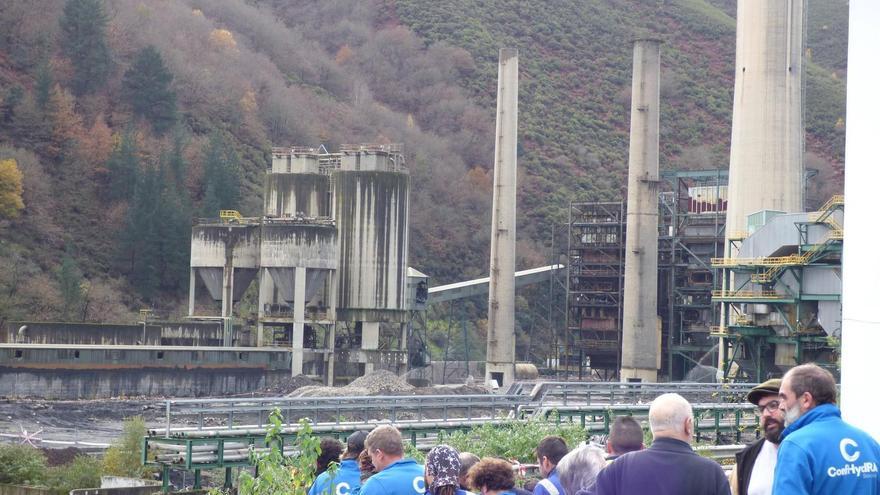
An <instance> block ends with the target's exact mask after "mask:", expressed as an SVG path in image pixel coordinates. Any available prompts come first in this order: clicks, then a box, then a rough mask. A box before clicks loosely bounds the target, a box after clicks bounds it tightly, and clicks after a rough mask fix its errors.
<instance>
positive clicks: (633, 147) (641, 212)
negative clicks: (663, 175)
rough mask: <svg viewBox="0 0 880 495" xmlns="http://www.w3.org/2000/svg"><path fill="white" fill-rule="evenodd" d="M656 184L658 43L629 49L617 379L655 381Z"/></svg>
mask: <svg viewBox="0 0 880 495" xmlns="http://www.w3.org/2000/svg"><path fill="white" fill-rule="evenodd" d="M659 181H660V41H659V40H654V39H642V40H636V42H635V44H634V46H633V79H632V109H631V111H630V131H629V180H628V191H627V203H626V205H627V206H626V270H625V274H624V293H623V294H624V296H623V342H622V350H621V359H620V379H621V380H625V381H629V380H633V381H647V382H655V381H657V369H658V368H659V367H660V328H659V326H658V325H659V320H658V318H657V235H658V234H657V232H658V231H657V229H658V212H657V186H658V184H659Z"/></svg>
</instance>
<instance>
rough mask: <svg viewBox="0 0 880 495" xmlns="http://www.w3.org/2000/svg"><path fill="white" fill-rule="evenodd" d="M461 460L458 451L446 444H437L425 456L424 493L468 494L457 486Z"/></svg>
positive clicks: (439, 494) (440, 494)
mask: <svg viewBox="0 0 880 495" xmlns="http://www.w3.org/2000/svg"><path fill="white" fill-rule="evenodd" d="M460 470H461V460H460V459H459V456H458V451H457V450H455V449H453V448H452V447H450V446H448V445H438V446H436V447H434V448H433V449H431V451H430V452H428V455H427V457H425V485H427V488H428V490H427V493H426V495H468V494H470V492H466V491H464V490H462V489H461V488H459V486H458V474H459V471H460Z"/></svg>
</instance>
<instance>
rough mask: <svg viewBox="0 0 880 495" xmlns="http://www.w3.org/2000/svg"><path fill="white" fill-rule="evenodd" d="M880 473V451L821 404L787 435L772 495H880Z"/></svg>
mask: <svg viewBox="0 0 880 495" xmlns="http://www.w3.org/2000/svg"><path fill="white" fill-rule="evenodd" d="M878 467H880V445H878V444H877V442H876V441H875V440H874V439H873V438H871V436H870V435H868V434H867V433H865V432H863V431H862V430H860V429H858V428H855V427H853V426H850V425H848V424H846V423H845V422H844V421H843V420H842V419H840V409H838V408H837V406H835V405H834V404H822V405H821V406H816V407H814V408H813V409H810V410H809V411H807V412H806V413H805V414H804V415H803V416H801V417H800V418H798V420H797V421H795V422H794V423H792V424H791V425H789V426H788V427H787V428H786V429H785V430H783V432H782V443H781V444H780V445H779V455H778V457H777V458H776V474H775V476H774V481H773V495H794V494H797V495H802V494H810V495H843V494H849V493H853V494H855V493H857V494H859V495H880V474H878Z"/></svg>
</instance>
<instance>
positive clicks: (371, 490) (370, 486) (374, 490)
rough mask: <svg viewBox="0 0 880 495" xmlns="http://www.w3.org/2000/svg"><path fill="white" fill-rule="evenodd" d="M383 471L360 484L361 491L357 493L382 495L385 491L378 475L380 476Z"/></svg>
mask: <svg viewBox="0 0 880 495" xmlns="http://www.w3.org/2000/svg"><path fill="white" fill-rule="evenodd" d="M383 471H384V470H383ZM383 471H379V472H378V473H376V474H374V475H373V476H370V477H369V478H367V480H366V481H364V482H363V483H362V484H361V489H360V492H359V493H360V494H361V495H373V494H376V495H380V494H384V493H385V491H386V490H385V487H384V485H382V477H381V476H379V475H380V474H382V472H383Z"/></svg>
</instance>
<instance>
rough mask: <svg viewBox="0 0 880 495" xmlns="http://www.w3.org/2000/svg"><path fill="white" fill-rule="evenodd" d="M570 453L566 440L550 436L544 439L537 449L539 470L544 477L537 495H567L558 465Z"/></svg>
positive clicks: (536, 488)
mask: <svg viewBox="0 0 880 495" xmlns="http://www.w3.org/2000/svg"><path fill="white" fill-rule="evenodd" d="M567 453H568V445H566V443H565V439H563V438H562V437H557V436H554V435H550V436H547V437H544V438H543V439H542V440H541V442H540V443H538V448H537V449H535V457H537V458H538V469H539V470H540V471H541V476H543V477H544V479H542V480H541V481H539V482H538V484H537V486H535V491H534V492H533V493H534V494H535V495H565V491H564V490H563V489H562V484H561V483H560V482H559V474H558V473H557V472H556V465H557V464H559V461H561V460H562V458H563V457H565V454H567Z"/></svg>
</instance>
